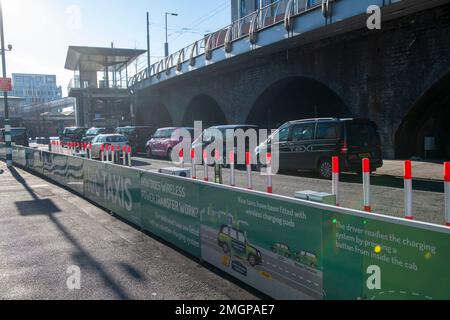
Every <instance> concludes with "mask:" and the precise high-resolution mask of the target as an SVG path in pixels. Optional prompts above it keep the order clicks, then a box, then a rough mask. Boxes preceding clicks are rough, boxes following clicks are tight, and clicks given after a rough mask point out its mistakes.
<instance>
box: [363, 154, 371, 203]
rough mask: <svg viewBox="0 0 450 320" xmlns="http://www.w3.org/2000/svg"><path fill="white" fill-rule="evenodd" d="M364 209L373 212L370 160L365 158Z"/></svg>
mask: <svg viewBox="0 0 450 320" xmlns="http://www.w3.org/2000/svg"><path fill="white" fill-rule="evenodd" d="M362 169H363V188H364V211H366V212H372V206H371V204H370V203H371V199H370V160H369V159H367V158H366V159H363V168H362Z"/></svg>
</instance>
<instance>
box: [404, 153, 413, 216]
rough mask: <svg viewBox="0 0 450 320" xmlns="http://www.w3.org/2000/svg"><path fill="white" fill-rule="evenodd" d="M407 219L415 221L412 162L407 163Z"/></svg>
mask: <svg viewBox="0 0 450 320" xmlns="http://www.w3.org/2000/svg"><path fill="white" fill-rule="evenodd" d="M404 167H405V174H404V184H405V219H408V220H414V214H413V195H412V191H413V188H412V163H411V161H410V160H407V161H405V165H404Z"/></svg>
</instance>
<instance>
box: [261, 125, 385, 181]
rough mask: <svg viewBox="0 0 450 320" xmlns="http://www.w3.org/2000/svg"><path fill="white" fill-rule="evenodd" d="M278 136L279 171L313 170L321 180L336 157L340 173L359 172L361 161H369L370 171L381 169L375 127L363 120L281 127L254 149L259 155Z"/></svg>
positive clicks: (327, 173)
mask: <svg viewBox="0 0 450 320" xmlns="http://www.w3.org/2000/svg"><path fill="white" fill-rule="evenodd" d="M275 135H278V136H279V139H278V140H279V141H278V142H277V143H278V147H279V152H280V154H279V155H280V157H279V161H280V169H286V170H314V171H317V172H318V173H319V175H320V176H321V177H322V178H326V179H330V178H331V176H332V157H333V156H339V158H340V167H341V171H350V172H361V170H362V169H361V168H362V165H361V161H362V159H363V158H369V159H370V162H371V170H373V171H376V169H378V168H380V167H382V166H383V160H382V155H381V139H380V135H379V133H378V128H377V125H376V124H375V123H374V122H372V121H369V120H365V119H336V118H327V119H307V120H298V121H291V122H288V123H286V124H284V125H283V126H281V127H280V128H279V129H278V130H277V131H276V132H275V133H274V134H273V135H272V136H271V137H270V138H269V139H268V140H267V141H266V142H264V143H263V144H261V145H260V146H259V147H258V148H257V149H256V154H257V155H259V154H260V155H263V154H265V153H266V152H267V150H271V149H272V145H271V141H272V140H273V139H274V137H275Z"/></svg>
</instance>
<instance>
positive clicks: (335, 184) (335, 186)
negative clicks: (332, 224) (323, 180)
mask: <svg viewBox="0 0 450 320" xmlns="http://www.w3.org/2000/svg"><path fill="white" fill-rule="evenodd" d="M332 165H333V168H332V191H331V193H332V194H333V195H335V196H336V206H338V207H339V206H340V205H341V196H340V192H339V174H340V168H339V157H333V159H332Z"/></svg>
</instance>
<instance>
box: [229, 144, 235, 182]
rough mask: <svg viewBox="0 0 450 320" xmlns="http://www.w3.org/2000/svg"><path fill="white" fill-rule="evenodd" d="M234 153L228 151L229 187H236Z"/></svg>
mask: <svg viewBox="0 0 450 320" xmlns="http://www.w3.org/2000/svg"><path fill="white" fill-rule="evenodd" d="M234 158H235V156H234V151H230V171H231V174H230V186H232V187H235V186H236V163H235V161H234Z"/></svg>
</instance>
